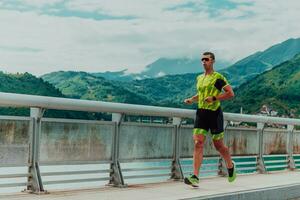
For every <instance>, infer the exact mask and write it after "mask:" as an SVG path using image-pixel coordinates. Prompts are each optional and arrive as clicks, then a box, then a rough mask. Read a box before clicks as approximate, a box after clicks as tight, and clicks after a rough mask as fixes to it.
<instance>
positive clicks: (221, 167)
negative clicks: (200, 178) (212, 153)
mask: <svg viewBox="0 0 300 200" xmlns="http://www.w3.org/2000/svg"><path fill="white" fill-rule="evenodd" d="M227 126H228V121H224V139H223V141H224V143H225V145H226V144H227V145H228V142H227V136H226V133H225V131H226V129H227ZM228 148H229V147H228ZM227 173H228V172H227V167H226V163H225V160H224V159H223V158H222V156H221V155H220V157H219V164H218V175H219V176H227Z"/></svg>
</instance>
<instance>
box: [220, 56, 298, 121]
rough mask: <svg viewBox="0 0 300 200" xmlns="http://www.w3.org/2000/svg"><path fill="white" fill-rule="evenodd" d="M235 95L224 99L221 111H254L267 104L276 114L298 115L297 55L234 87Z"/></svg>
mask: <svg viewBox="0 0 300 200" xmlns="http://www.w3.org/2000/svg"><path fill="white" fill-rule="evenodd" d="M235 95H236V96H235V98H234V99H233V100H232V101H227V102H224V108H225V110H228V111H231V112H239V110H240V107H243V110H244V111H246V112H247V113H257V112H258V111H259V110H260V108H261V106H262V105H264V104H265V105H268V106H269V107H271V108H272V109H275V110H276V111H278V112H279V115H288V116H293V115H296V116H299V115H300V107H299V105H300V54H298V55H296V56H295V57H294V58H293V59H291V60H289V61H286V62H284V63H282V64H280V65H278V66H276V67H274V68H273V69H272V70H269V71H266V72H264V73H262V74H261V75H259V76H257V77H255V78H254V79H252V80H250V81H248V82H246V83H244V84H242V85H241V86H239V87H238V88H236V92H235Z"/></svg>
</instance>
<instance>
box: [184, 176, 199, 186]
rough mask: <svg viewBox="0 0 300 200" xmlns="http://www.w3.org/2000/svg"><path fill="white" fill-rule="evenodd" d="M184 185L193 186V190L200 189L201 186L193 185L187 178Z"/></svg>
mask: <svg viewBox="0 0 300 200" xmlns="http://www.w3.org/2000/svg"><path fill="white" fill-rule="evenodd" d="M184 183H185V184H187V185H190V186H192V187H193V188H197V187H199V185H195V184H192V183H191V182H190V181H189V180H188V179H187V178H184Z"/></svg>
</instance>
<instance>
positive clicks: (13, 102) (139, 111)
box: [0, 92, 300, 125]
mask: <svg viewBox="0 0 300 200" xmlns="http://www.w3.org/2000/svg"><path fill="white" fill-rule="evenodd" d="M0 106H10V107H33V108H44V109H57V110H74V111H88V112H110V113H123V114H130V115H147V116H162V117H182V118H194V117H195V112H196V111H195V110H190V109H178V108H166V107H157V106H142V105H133V104H124V103H110V102H103V101H90V100H80V99H69V98H58V97H46V96H38V95H25V94H14V93H5V92H0ZM224 118H225V120H231V121H238V122H255V123H272V124H288V125H300V119H290V118H283V117H266V116H258V115H246V114H235V113H224Z"/></svg>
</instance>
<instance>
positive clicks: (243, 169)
mask: <svg viewBox="0 0 300 200" xmlns="http://www.w3.org/2000/svg"><path fill="white" fill-rule="evenodd" d="M237 169H238V170H239V171H246V170H255V171H256V170H257V167H256V166H253V167H237Z"/></svg>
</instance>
